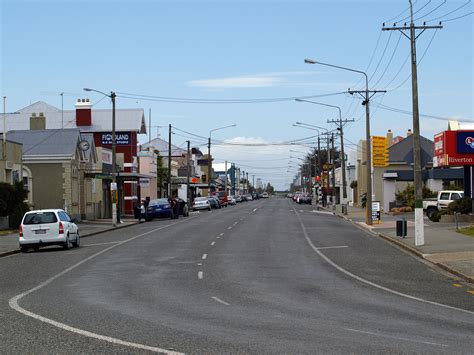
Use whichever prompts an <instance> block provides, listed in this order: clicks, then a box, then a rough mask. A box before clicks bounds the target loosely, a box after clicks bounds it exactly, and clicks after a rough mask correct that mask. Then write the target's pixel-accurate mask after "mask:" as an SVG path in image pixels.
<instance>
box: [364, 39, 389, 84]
mask: <svg viewBox="0 0 474 355" xmlns="http://www.w3.org/2000/svg"><path fill="white" fill-rule="evenodd" d="M392 32H393V31H390V35H389V36H388V40H387V43H386V44H385V48H384V50H383V52H382V56H381V57H380V59H379V62H378V63H377V66H376V67H375V70H374V72H373V73H372V74H371V75H370V78H369V83H370V82H371V81H372V78H373V77H374V75H375V73H377V70H378V69H379V66H380V63H382V60H383V58H384V57H385V52H386V51H387V48H388V45H389V44H390V40H391V38H392Z"/></svg>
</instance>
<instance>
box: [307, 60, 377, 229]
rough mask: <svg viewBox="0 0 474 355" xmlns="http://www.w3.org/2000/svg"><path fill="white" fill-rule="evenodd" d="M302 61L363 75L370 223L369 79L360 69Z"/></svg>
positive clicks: (368, 215) (367, 204)
mask: <svg viewBox="0 0 474 355" xmlns="http://www.w3.org/2000/svg"><path fill="white" fill-rule="evenodd" d="M304 62H305V63H306V64H319V65H324V66H327V67H331V68H337V69H342V70H347V71H351V72H354V73H359V74H363V75H364V76H365V98H364V101H363V103H362V104H363V105H365V131H366V132H365V138H366V145H367V152H366V153H367V155H366V164H367V166H366V168H367V202H366V205H365V206H366V214H367V216H366V223H367V225H369V226H371V225H372V151H371V145H370V113H369V100H370V98H369V79H368V77H367V74H366V73H365V72H363V71H360V70H355V69H350V68H346V67H341V66H338V65H333V64H328V63H321V62H318V61H315V60H312V59H305V60H304Z"/></svg>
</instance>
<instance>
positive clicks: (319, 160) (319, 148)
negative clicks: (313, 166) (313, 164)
mask: <svg viewBox="0 0 474 355" xmlns="http://www.w3.org/2000/svg"><path fill="white" fill-rule="evenodd" d="M322 170H323V169H321V137H320V136H319V134H318V172H317V174H316V175H321V172H322ZM320 179H321V176H320ZM320 181H321V180H320ZM318 189H321V184H320V183H318ZM319 196H321V192H320V191H319V192H318V204H321V203H322V201H320V199H319ZM314 200H315V201H316V198H315V199H314Z"/></svg>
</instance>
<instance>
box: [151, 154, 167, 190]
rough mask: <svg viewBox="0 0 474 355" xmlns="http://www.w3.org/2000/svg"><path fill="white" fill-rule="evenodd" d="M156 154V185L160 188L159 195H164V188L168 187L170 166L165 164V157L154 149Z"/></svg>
mask: <svg viewBox="0 0 474 355" xmlns="http://www.w3.org/2000/svg"><path fill="white" fill-rule="evenodd" d="M154 152H155V154H156V180H157V181H156V185H157V186H156V187H157V189H158V195H159V196H160V197H161V196H163V189H166V186H167V185H168V183H169V181H168V168H165V167H164V166H163V157H162V156H161V155H160V152H159V151H158V150H155V151H154Z"/></svg>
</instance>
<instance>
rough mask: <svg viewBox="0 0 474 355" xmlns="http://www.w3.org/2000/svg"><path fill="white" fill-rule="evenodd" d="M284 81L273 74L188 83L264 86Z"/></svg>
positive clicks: (221, 85) (230, 86) (213, 85)
mask: <svg viewBox="0 0 474 355" xmlns="http://www.w3.org/2000/svg"><path fill="white" fill-rule="evenodd" d="M282 82H284V80H283V79H282V78H278V77H273V76H238V77H230V78H219V79H205V80H192V81H188V82H187V83H186V84H187V85H188V86H196V87H202V88H208V89H235V88H263V87H270V86H276V85H279V84H281V83H282Z"/></svg>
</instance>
